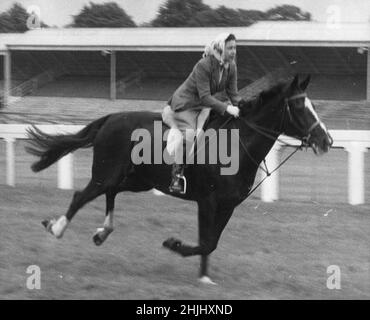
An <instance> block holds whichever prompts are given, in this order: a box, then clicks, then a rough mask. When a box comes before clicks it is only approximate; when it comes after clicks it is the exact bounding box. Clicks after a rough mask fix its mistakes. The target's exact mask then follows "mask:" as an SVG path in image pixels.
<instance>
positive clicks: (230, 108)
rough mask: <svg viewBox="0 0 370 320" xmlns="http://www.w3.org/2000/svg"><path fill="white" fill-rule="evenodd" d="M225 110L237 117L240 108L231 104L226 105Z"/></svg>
mask: <svg viewBox="0 0 370 320" xmlns="http://www.w3.org/2000/svg"><path fill="white" fill-rule="evenodd" d="M226 112H227V113H228V114H231V115H232V116H234V117H235V118H237V117H239V112H240V109H239V108H238V107H234V106H232V105H228V106H227V108H226Z"/></svg>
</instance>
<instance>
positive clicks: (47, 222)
mask: <svg viewBox="0 0 370 320" xmlns="http://www.w3.org/2000/svg"><path fill="white" fill-rule="evenodd" d="M54 223H55V220H54V219H53V220H43V221H41V224H42V225H43V226H44V227H45V229H46V231H47V232H50V233H51V234H53V231H52V230H51V227H52V226H53V224H54Z"/></svg>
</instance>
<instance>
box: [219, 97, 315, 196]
mask: <svg viewBox="0 0 370 320" xmlns="http://www.w3.org/2000/svg"><path fill="white" fill-rule="evenodd" d="M306 97H307V95H306V93H300V94H297V95H294V96H292V97H290V98H286V99H285V100H284V102H285V107H284V114H283V117H282V122H281V125H280V130H279V131H275V130H271V129H267V128H264V127H261V126H258V125H256V124H252V123H250V122H249V121H247V120H246V119H244V118H242V117H240V118H239V119H241V120H242V121H243V122H244V124H245V125H247V126H248V127H249V128H251V129H252V130H254V131H255V132H257V133H259V134H261V135H263V136H265V137H266V138H269V139H271V140H273V141H278V142H280V143H281V144H282V145H284V146H286V147H293V148H295V150H293V151H292V152H291V153H290V154H289V155H288V156H287V157H286V158H285V159H284V160H283V161H282V162H280V164H279V165H278V166H277V167H276V168H275V169H273V170H272V171H269V169H268V167H267V165H266V159H263V161H262V162H263V164H264V166H265V168H263V167H262V166H261V165H260V164H258V163H257V161H256V160H255V159H254V158H253V156H252V155H251V154H250V152H249V151H248V149H247V147H246V146H245V144H244V142H243V141H242V140H241V138H240V136H239V142H240V144H241V145H242V147H243V149H244V151H245V153H246V154H247V155H248V157H249V158H250V159H251V160H252V161H253V163H254V164H255V165H257V166H258V167H259V168H260V169H261V170H262V171H263V172H264V173H265V174H266V176H265V177H264V178H263V179H262V180H261V181H260V182H259V183H258V184H257V185H256V186H255V187H254V188H253V189H251V190H250V191H249V192H248V197H249V196H250V195H251V194H252V193H253V192H254V191H255V190H256V189H257V188H258V187H259V186H260V185H261V184H262V183H263V182H264V181H265V180H266V179H267V178H268V177H270V176H271V175H272V174H273V173H274V172H275V171H277V170H278V169H279V168H280V167H281V166H283V165H284V164H285V163H286V162H287V161H288V160H289V159H290V158H291V157H292V156H293V155H294V154H295V153H296V152H297V151H298V150H302V149H303V148H306V149H307V147H308V146H309V143H308V141H309V139H310V136H311V131H312V130H313V129H314V128H316V126H318V125H319V124H320V121H316V122H315V123H314V124H312V125H311V126H310V128H309V129H308V131H307V132H308V133H307V135H306V136H304V137H303V138H300V137H295V138H296V139H298V140H300V141H301V145H300V146H298V147H297V146H295V145H292V144H289V143H287V142H285V141H283V140H281V139H280V138H279V137H278V136H279V135H280V134H281V129H282V125H283V123H284V121H285V112H286V111H287V112H288V114H289V120H290V122H291V123H292V124H293V125H294V126H295V127H296V128H297V129H299V131H301V132H302V130H301V129H300V128H299V127H298V126H297V125H296V123H295V122H294V120H293V117H292V115H291V112H290V107H289V103H288V102H289V101H291V100H295V99H299V98H306ZM230 119H233V117H230V118H229V119H228V120H227V121H225V123H224V124H223V125H222V126H221V127H223V126H224V125H226V124H227V122H228V121H229V120H230ZM274 134H275V135H274ZM276 135H277V136H276Z"/></svg>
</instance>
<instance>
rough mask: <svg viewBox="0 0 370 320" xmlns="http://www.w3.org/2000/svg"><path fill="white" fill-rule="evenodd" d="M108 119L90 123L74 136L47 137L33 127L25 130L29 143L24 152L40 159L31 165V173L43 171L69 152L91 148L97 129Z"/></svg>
mask: <svg viewBox="0 0 370 320" xmlns="http://www.w3.org/2000/svg"><path fill="white" fill-rule="evenodd" d="M108 117H109V115H107V116H105V117H102V118H100V119H97V120H95V121H93V122H91V123H90V124H89V125H87V126H86V127H85V128H83V129H82V130H80V131H79V132H77V133H76V134H57V135H49V134H47V133H45V132H42V131H41V130H40V129H38V128H36V127H35V126H32V129H27V136H28V137H29V138H30V141H29V146H27V147H26V151H27V152H29V153H30V154H32V155H35V156H38V157H40V160H38V161H36V162H35V163H33V164H32V166H31V169H32V171H34V172H39V171H41V170H44V169H46V168H47V167H49V166H51V165H52V164H53V163H55V162H56V161H58V160H59V159H60V158H62V157H64V156H65V155H66V154H68V153H70V152H73V151H75V150H77V149H79V148H89V147H91V146H92V145H93V142H94V139H95V137H96V135H97V133H98V131H99V129H100V128H101V127H102V126H103V124H104V123H105V121H106V120H107V118H108Z"/></svg>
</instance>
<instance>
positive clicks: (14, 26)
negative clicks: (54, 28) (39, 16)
mask: <svg viewBox="0 0 370 320" xmlns="http://www.w3.org/2000/svg"><path fill="white" fill-rule="evenodd" d="M29 17H30V15H29V14H28V13H27V11H26V9H25V8H24V7H23V6H22V5H20V4H19V3H15V4H14V5H13V6H12V7H11V8H10V9H9V10H8V11H6V12H3V13H1V14H0V32H4V33H9V32H25V31H27V30H29V28H28V26H27V20H28V19H29ZM40 27H44V28H46V27H48V25H46V24H45V23H44V22H42V21H40Z"/></svg>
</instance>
